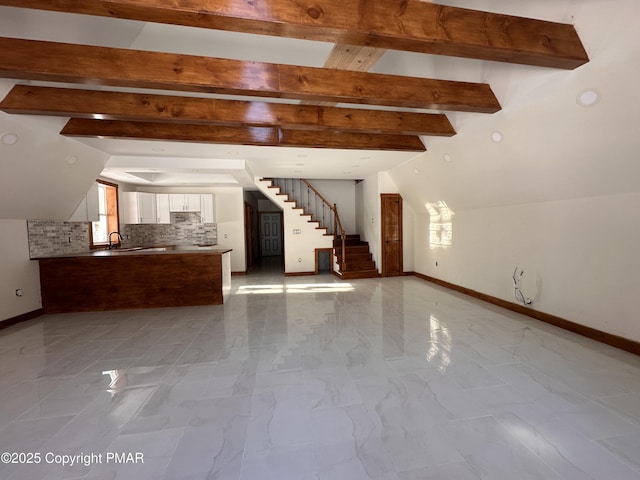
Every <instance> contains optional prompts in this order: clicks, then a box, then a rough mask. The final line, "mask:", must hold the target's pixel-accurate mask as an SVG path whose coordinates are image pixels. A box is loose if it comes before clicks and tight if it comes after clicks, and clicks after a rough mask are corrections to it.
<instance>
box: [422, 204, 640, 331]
mask: <svg viewBox="0 0 640 480" xmlns="http://www.w3.org/2000/svg"><path fill="white" fill-rule="evenodd" d="M638 212H640V193H630V194H622V195H611V196H603V197H589V198H579V199H573V200H561V201H550V202H542V203H532V204H524V205H514V206H505V207H495V208H483V209H473V210H462V211H458V212H454V216H453V225H452V227H453V241H452V245H451V246H450V247H438V246H431V245H429V215H428V214H427V212H426V209H424V208H423V209H422V211H421V212H420V213H417V214H416V229H415V270H416V271H417V272H420V273H423V274H425V275H429V276H432V277H436V278H439V279H442V280H445V281H448V282H451V283H454V284H457V285H462V286H464V287H467V288H470V289H473V290H476V291H479V292H482V293H486V294H489V295H492V296H495V297H498V298H501V299H504V300H508V301H512V302H515V299H514V297H513V288H512V281H511V274H512V273H513V270H514V269H515V268H516V266H517V267H520V268H522V269H524V272H525V273H524V277H523V280H522V290H523V292H524V293H525V295H526V296H528V297H530V298H532V299H533V304H532V308H534V309H536V310H539V311H542V312H546V313H550V314H553V315H557V316H559V317H562V318H565V319H567V320H570V321H572V322H575V323H578V324H581V325H586V326H589V327H592V328H596V329H598V330H602V331H605V332H608V333H612V334H614V335H619V336H622V337H626V338H630V339H633V340H636V341H640V322H639V321H638V313H637V311H638V308H637V305H636V300H637V296H638V293H640V252H639V250H638V249H639V248H640V247H639V246H640V221H638V218H639V217H638ZM436 261H437V262H438V266H437V267H436V266H435V262H436Z"/></svg>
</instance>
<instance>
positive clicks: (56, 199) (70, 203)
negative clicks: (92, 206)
mask: <svg viewBox="0 0 640 480" xmlns="http://www.w3.org/2000/svg"><path fill="white" fill-rule="evenodd" d="M9 87H10V82H8V81H2V80H0V98H3V97H4V96H5V94H6V93H7V92H8V91H9ZM64 120H65V119H60V118H57V117H56V118H38V117H33V116H26V115H9V114H6V113H4V112H0V134H5V133H14V134H16V135H17V136H18V141H17V142H16V143H15V144H13V145H5V144H3V143H0V159H2V161H0V218H6V219H18V220H22V219H34V220H36V219H43V220H44V219H46V220H68V219H69V217H70V216H71V214H72V213H73V212H74V211H75V209H76V207H77V206H78V204H79V203H80V202H81V201H82V199H83V198H84V197H85V195H86V193H87V192H88V191H89V188H90V187H91V184H92V183H93V182H94V181H95V179H96V178H98V175H99V174H100V172H101V171H102V169H103V167H104V165H105V163H106V161H107V160H108V158H109V155H107V154H104V153H101V152H98V151H97V150H94V149H92V148H90V147H88V146H86V145H84V144H82V143H79V142H77V141H75V140H72V139H69V138H66V137H63V136H62V135H59V134H58V133H57V132H58V131H59V130H60V129H61V128H62V126H63V125H64ZM52 124H53V125H57V124H60V125H59V127H58V126H57V127H56V130H55V132H56V133H55V134H52V133H51V125H52Z"/></svg>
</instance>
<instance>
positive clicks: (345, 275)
mask: <svg viewBox="0 0 640 480" xmlns="http://www.w3.org/2000/svg"><path fill="white" fill-rule="evenodd" d="M335 275H336V276H338V277H339V278H341V279H342V280H351V279H356V278H377V277H379V276H380V275H378V271H377V270H360V271H357V272H335Z"/></svg>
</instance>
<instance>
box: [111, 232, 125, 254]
mask: <svg viewBox="0 0 640 480" xmlns="http://www.w3.org/2000/svg"><path fill="white" fill-rule="evenodd" d="M114 233H115V234H116V235H118V241H119V242H122V235H120V232H111V233H110V234H109V237H107V238H108V239H109V246H108V247H107V248H109V250H111V249H112V248H118V242H116V243H113V242H111V235H113V234H114Z"/></svg>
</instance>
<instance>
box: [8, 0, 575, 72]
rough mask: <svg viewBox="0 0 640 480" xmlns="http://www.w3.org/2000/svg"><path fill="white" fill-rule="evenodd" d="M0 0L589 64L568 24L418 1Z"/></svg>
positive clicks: (487, 56) (551, 63) (498, 57)
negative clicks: (27, 0)
mask: <svg viewBox="0 0 640 480" xmlns="http://www.w3.org/2000/svg"><path fill="white" fill-rule="evenodd" d="M0 5H10V6H15V7H29V8H36V9H44V10H55V11H62V12H70V13H82V14H89V15H100V16H105V17H116V18H126V19H133V20H142V21H148V22H158V23H170V24H177V25H188V26H194V27H204V28H214V29H220V30H232V31H238V32H248V33H258V34H266V35H276V36H283V37H294V38H305V39H313V40H321V41H328V42H333V43H344V44H350V45H364V46H371V47H379V48H389V49H394V50H408V51H413V52H423V53H432V54H439V55H452V56H457V57H467V58H479V59H484V60H495V61H500V62H512V63H522V64H528V65H538V66H545V67H556V68H567V69H573V68H576V67H578V66H580V65H582V64H584V63H586V62H587V61H588V56H587V53H586V52H585V50H584V47H583V46H582V43H581V42H580V39H579V37H578V34H577V33H576V31H575V28H574V27H573V26H572V25H569V24H562V23H556V22H548V21H543V20H535V19H529V18H522V17H515V16H510V15H502V14H497V13H489V12H482V11H477V10H469V9H465V8H458V7H449V6H443V5H435V4H432V3H429V2H424V1H421V0H361V1H357V2H356V1H345V0H314V1H313V2H309V1H292V0H260V1H255V2H229V1H227V2H216V1H213V0H188V1H186V0H184V1H180V0H65V1H60V0H30V1H29V2H25V1H24V0H0Z"/></svg>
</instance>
